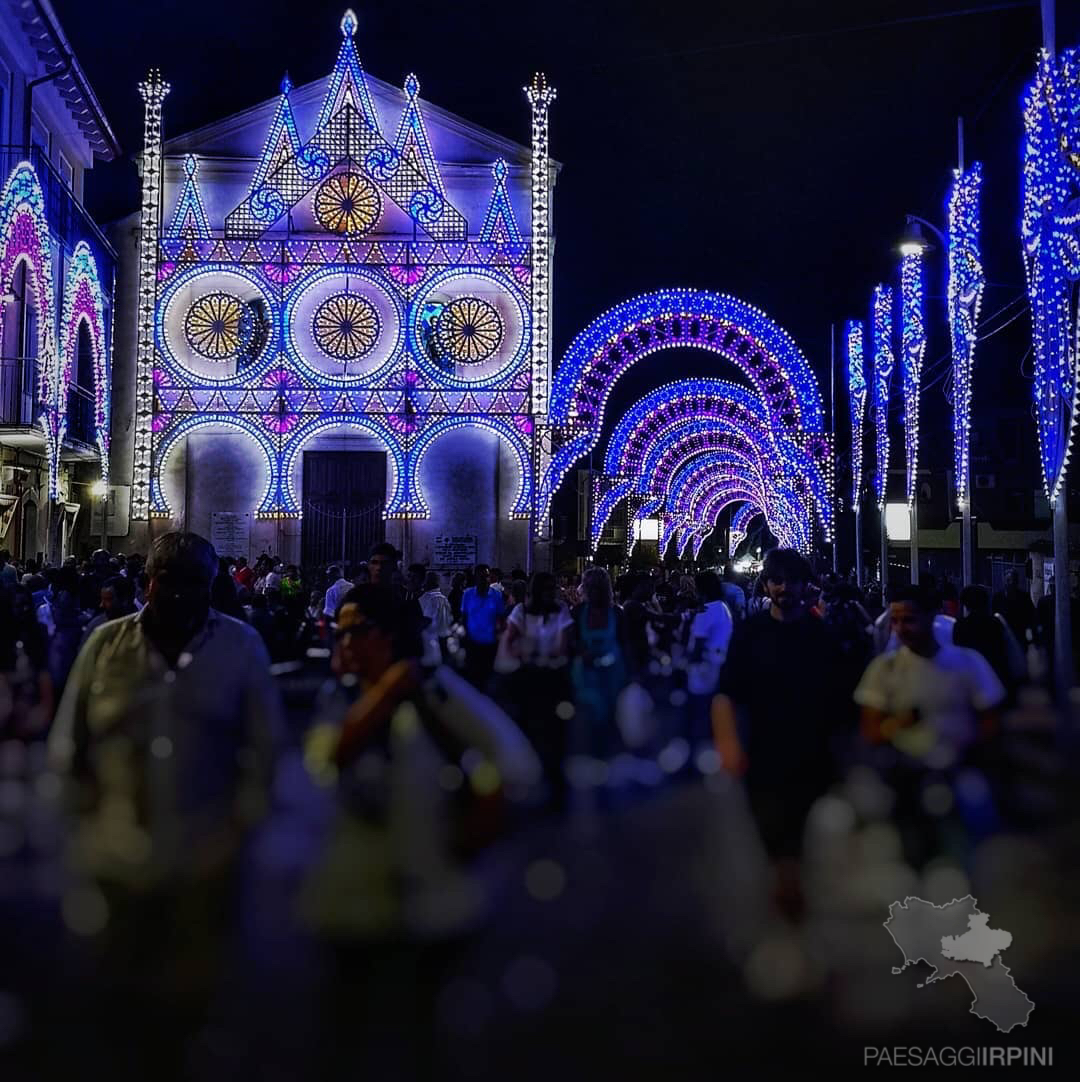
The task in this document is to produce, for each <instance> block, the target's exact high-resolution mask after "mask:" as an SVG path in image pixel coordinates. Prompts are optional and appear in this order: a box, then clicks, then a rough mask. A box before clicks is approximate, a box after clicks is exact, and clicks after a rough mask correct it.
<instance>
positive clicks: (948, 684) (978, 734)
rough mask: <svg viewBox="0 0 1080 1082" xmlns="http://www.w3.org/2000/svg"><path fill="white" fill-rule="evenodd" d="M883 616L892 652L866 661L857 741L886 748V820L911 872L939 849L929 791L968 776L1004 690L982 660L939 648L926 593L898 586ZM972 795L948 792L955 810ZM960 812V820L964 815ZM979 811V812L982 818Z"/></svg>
mask: <svg viewBox="0 0 1080 1082" xmlns="http://www.w3.org/2000/svg"><path fill="white" fill-rule="evenodd" d="M889 611H890V615H891V621H892V630H893V631H894V633H895V634H896V637H897V639H898V641H899V647H898V648H897V649H896V650H895V651H891V652H887V653H884V654H882V655H880V656H879V657H876V658H875V659H874V660H873V661H872V662H870V664H869V666H867V669H866V672H865V673H864V674H863V678H862V680H861V681H860V682H859V686H858V687H857V688H856V689H855V701H856V703H858V704H859V706H861V707H862V731H863V736H864V738H865V739H866V740H867V741H868V742H869V743H870V744H872V745H891V750H892V753H893V757H892V758H891V760H890V762H889V764H888V765H887V767H886V777H887V780H888V781H889V784H890V785H891V786H892V788H893V790H894V792H895V794H896V806H895V808H894V813H893V815H894V818H895V819H896V821H897V823H898V825H899V826H900V829H901V834H902V835H903V837H904V842H905V850H906V851H907V855H908V859H909V861H910V862H911V863H912V864H913V865H915V866H916V867H918V866H921V864H922V863H924V862H925V861H926V860H927V859H929V858H930V857H931V856H933V855H934V853H935V852H937V851H938V849H939V844H938V837H937V832H938V826H939V824H940V823H941V821H942V818H941V815H936V816H935V815H934V814H931V813H930V812H929V811H928V809H927V806H926V804H925V801H924V795H925V794H926V793H927V792H928V791H929V789H928V786H930V785H938V784H950V783H951V782H952V781H953V780H954V778H955V776H956V775H957V773H958V772H962V771H964V770H967V769H969V764H970V763H971V756H972V752H973V751H975V749H976V747H977V746H978V745H979V744H980V743H981V742H984V741H985V740H986V739H987V738H988V737H989V736H991V735H992V733H993V729H994V722H995V710H996V709H997V707H998V706H1000V704H1001V703H1002V701H1003V700H1004V698H1005V689H1004V688H1003V687H1002V685H1001V681H1000V680H998V678H997V676H996V675H995V674H994V670H993V669H992V668H991V667H990V665H989V663H988V662H987V661H986V659H985V658H984V657H983V656H982V655H981V654H979V653H978V652H976V651H975V650H969V649H968V648H967V647H964V646H954V645H952V644H951V643H950V644H944V645H943V644H942V643H941V642H940V641H939V639H938V637H937V635H936V634H935V630H934V615H935V613H936V612H937V598H936V596H935V595H934V594H933V592H932V591H931V590H929V589H928V588H926V587H919V586H908V587H904V588H903V589H902V590H899V591H897V594H896V595H895V596H894V598H893V601H892V603H891V605H890V607H889ZM982 788H985V786H983V787H982ZM971 790H972V787H971V786H961V787H959V788H957V787H953V797H952V799H953V802H954V804H955V803H956V802H958V801H962V799H963V794H964V793H965V792H969V791H971ZM959 811H960V813H961V814H962V815H963V813H964V811H965V808H964V807H962V806H961V807H960V808H959ZM985 812H986V809H985V808H984V809H980V816H981V817H982V818H985ZM942 814H943V813H942Z"/></svg>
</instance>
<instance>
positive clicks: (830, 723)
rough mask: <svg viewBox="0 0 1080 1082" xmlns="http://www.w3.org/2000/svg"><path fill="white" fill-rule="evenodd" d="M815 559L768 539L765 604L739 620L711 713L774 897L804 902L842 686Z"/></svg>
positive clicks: (792, 908)
mask: <svg viewBox="0 0 1080 1082" xmlns="http://www.w3.org/2000/svg"><path fill="white" fill-rule="evenodd" d="M812 575H813V572H812V569H811V567H810V564H809V563H808V562H807V560H806V558H805V557H803V556H802V555H801V554H800V553H798V552H796V551H794V550H793V549H774V550H773V551H771V552H770V553H769V554H768V555H767V556H766V558H765V564H764V567H763V569H762V573H761V577H762V581H763V584H764V588H765V592H766V594H767V596H768V598H769V602H770V604H769V608H768V609H767V610H766V611H764V612H759V613H757V614H755V615H753V616H750V617H748V618H747V619H746V620H743V621H741V622H740V623H738V624H737V625H736V626H735V630H734V633H733V634H732V637H731V644H730V646H729V648H728V652H727V657H726V660H725V663H724V668H723V670H722V672H721V675H720V681H719V686H718V690H719V694H718V695H717V696H716V698H715V699H714V700H713V708H712V720H713V732H714V736H715V739H716V744H717V750H718V751H719V752H720V756H721V759H722V761H723V764H724V767H725V768H726V769H728V770H730V771H732V772H733V773H735V774H741V775H743V777H744V781H745V783H746V790H747V796H748V797H749V801H750V808H751V811H752V813H753V815H754V819H755V821H756V823H757V826H758V830H759V831H760V833H761V838H762V841H763V842H764V845H765V849H766V851H767V852H768V854H769V856H770V857H771V858H772V860H773V861H774V862H775V866H776V873H777V879H776V886H775V898H776V901H777V902H778V904H779V905H780V906H781V908H782V909H784V911H785V912H787V913H788V914H789V915H790V916H798V914H799V913H800V912H801V899H802V893H801V887H800V883H799V858H800V855H801V850H802V837H803V832H804V829H805V826H806V819H807V816H808V815H809V813H810V808H811V806H812V805H813V803H814V801H815V800H817V799H818V797H820V796H821V795H822V794H823V793H825V792H826V790H827V789H828V787H829V785H830V784H831V783H832V781H833V778H834V772H835V766H834V760H833V755H834V749H835V742H836V729H837V727H838V718H840V717H842V716H843V715H842V704H843V700H844V689H843V688H842V687H840V686H839V682H838V680H837V673H838V671H839V649H838V647H837V644H836V643H835V641H834V639H833V637H832V635H831V634H830V633H829V631H828V630H827V629H826V628H825V627H824V626H823V624H822V622H821V620H820V619H818V618H817V617H816V616H815V615H814V614H813V613H812V611H811V609H810V605H809V603H808V601H809V599H808V587H809V586H810V582H811V579H812Z"/></svg>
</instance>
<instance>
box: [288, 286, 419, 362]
mask: <svg viewBox="0 0 1080 1082" xmlns="http://www.w3.org/2000/svg"><path fill="white" fill-rule="evenodd" d="M404 325H405V313H404V309H403V308H402V302H401V300H400V298H399V296H398V293H397V291H396V289H394V288H393V286H392V285H391V284H390V283H389V282H387V281H386V279H384V278H382V277H381V276H380V275H379V274H378V273H376V272H375V271H372V270H367V269H361V268H353V269H351V270H348V271H344V270H339V269H338V268H336V267H327V268H325V269H324V270H322V271H320V272H318V273H316V274H314V275H312V276H310V277H309V278H306V279H305V280H304V283H303V285H302V286H300V287H299V288H298V289H297V290H296V291H295V292H294V293H293V294H292V295H291V296H290V298H289V300H288V301H287V302H286V304H285V341H286V346H287V349H288V351H289V352H290V354H291V355H292V358H293V360H294V362H295V363H296V364H297V365H299V366H300V367H301V368H303V369H304V370H306V371H307V373H308V374H309V375H311V376H313V377H314V378H315V379H317V380H318V381H320V382H323V383H325V382H326V381H327V379H329V380H331V381H332V382H334V383H353V382H355V381H357V380H360V379H366V378H367V377H369V376H371V375H373V374H374V373H375V372H377V371H378V370H379V369H381V368H382V367H383V366H384V365H386V364H387V363H389V362H390V361H392V360H393V358H394V357H395V356H396V355H397V354H398V353H400V351H401V338H402V335H403V333H404Z"/></svg>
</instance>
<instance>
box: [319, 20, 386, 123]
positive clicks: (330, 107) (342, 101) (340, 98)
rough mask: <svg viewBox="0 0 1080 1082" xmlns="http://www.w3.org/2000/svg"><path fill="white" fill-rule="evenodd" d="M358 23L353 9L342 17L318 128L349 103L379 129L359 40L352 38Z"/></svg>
mask: <svg viewBox="0 0 1080 1082" xmlns="http://www.w3.org/2000/svg"><path fill="white" fill-rule="evenodd" d="M356 25H357V24H356V16H355V15H354V14H353V11H352V9H351V8H350V9H349V10H348V11H346V12H345V14H344V15H343V16H342V18H341V37H342V42H341V48H340V49H339V50H338V56H337V61H336V62H335V64H334V70H333V72H332V73H331V75H330V85H329V86H328V87H327V88H326V97H325V98H324V99H323V104H322V109H320V110H319V119H318V122H317V123H316V125H315V128H316V130H317V131H318V130H321V129H322V128H324V127H326V125H327V124H328V123H329V122H330V120H331V119H332V118H333V117H335V116H336V115H337V114H338V113H339V112H340V111H341V110H342V109H343V108H344V107H346V106H348V105H351V106H352V108H353V109H355V110H356V111H357V112H358V113H359V114H360V115H361V116H362V117H363V118H364V120H365V121H366V122H367V123H368V125H369V126H370V127H371V128H372V129H373V130H374V131H378V130H379V117H378V115H377V114H376V112H375V103H374V102H373V101H372V100H371V94H370V92H369V91H368V85H367V79H366V77H365V76H364V69H363V66H362V65H361V63H360V57H359V56H358V55H357V53H356V42H355V41H354V40H353V35H354V34H355V33H356Z"/></svg>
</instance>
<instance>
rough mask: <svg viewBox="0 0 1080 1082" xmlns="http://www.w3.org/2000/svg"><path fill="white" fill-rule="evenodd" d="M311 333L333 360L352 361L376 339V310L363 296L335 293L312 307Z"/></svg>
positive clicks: (377, 337) (372, 347)
mask: <svg viewBox="0 0 1080 1082" xmlns="http://www.w3.org/2000/svg"><path fill="white" fill-rule="evenodd" d="M312 334H313V335H314V338H315V342H316V344H317V345H318V347H319V349H321V350H322V351H323V353H325V354H326V355H327V356H328V357H333V358H334V360H336V361H355V360H358V359H359V358H360V357H363V356H364V354H365V353H370V352H371V350H372V349H374V348H375V343H376V342H378V340H379V313H378V312H377V311H376V309H375V305H373V304H372V303H371V301H369V300H368V299H367V298H366V297H360V296H358V295H357V294H355V293H337V294H335V295H334V296H333V297H328V298H327V299H326V300H325V301H323V302H322V304H320V305H319V307H318V308H317V309H316V310H315V317H314V320H313V326H312Z"/></svg>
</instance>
